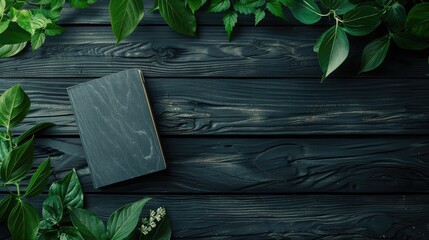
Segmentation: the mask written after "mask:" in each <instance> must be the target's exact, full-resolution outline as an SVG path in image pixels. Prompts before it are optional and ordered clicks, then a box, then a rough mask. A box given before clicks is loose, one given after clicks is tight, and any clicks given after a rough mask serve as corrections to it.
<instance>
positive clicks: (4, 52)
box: [0, 42, 27, 58]
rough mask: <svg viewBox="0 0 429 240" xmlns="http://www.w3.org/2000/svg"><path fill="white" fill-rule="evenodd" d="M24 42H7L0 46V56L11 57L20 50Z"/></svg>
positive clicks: (23, 46) (24, 44)
mask: <svg viewBox="0 0 429 240" xmlns="http://www.w3.org/2000/svg"><path fill="white" fill-rule="evenodd" d="M26 45H27V43H26V42H23V43H17V44H8V45H3V46H1V47H0V58H7V57H12V56H15V55H16V54H18V53H19V52H21V51H22V50H23V49H24V48H25V46H26Z"/></svg>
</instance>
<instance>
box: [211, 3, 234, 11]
mask: <svg viewBox="0 0 429 240" xmlns="http://www.w3.org/2000/svg"><path fill="white" fill-rule="evenodd" d="M230 6H231V2H230V0H211V1H210V6H209V8H208V9H207V11H208V12H224V11H226V10H228V9H229V7H230Z"/></svg>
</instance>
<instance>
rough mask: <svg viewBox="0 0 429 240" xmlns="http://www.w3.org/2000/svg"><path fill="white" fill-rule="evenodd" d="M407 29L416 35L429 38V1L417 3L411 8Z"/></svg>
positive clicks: (406, 22) (406, 24)
mask: <svg viewBox="0 0 429 240" xmlns="http://www.w3.org/2000/svg"><path fill="white" fill-rule="evenodd" d="M405 30H406V31H407V32H409V33H411V34H413V35H414V36H416V37H421V38H429V3H419V4H416V5H415V6H414V7H413V8H412V9H411V10H410V12H409V13H408V16H407V20H406V21H405Z"/></svg>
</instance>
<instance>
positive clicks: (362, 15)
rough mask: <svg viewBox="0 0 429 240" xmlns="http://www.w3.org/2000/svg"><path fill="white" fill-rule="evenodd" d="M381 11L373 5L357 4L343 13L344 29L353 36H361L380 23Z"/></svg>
mask: <svg viewBox="0 0 429 240" xmlns="http://www.w3.org/2000/svg"><path fill="white" fill-rule="evenodd" d="M380 21H381V12H380V10H379V9H378V8H376V7H373V6H367V5H364V6H358V7H356V8H355V9H353V10H351V11H349V12H347V13H346V14H344V18H343V23H344V30H345V31H346V32H347V33H348V34H350V35H353V36H363V35H366V34H369V33H370V32H372V31H374V29H376V28H377V27H378V25H380Z"/></svg>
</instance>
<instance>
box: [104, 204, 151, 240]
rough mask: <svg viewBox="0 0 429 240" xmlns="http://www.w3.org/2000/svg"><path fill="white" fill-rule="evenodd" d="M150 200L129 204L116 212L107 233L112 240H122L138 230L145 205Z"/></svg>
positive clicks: (109, 223)
mask: <svg viewBox="0 0 429 240" xmlns="http://www.w3.org/2000/svg"><path fill="white" fill-rule="evenodd" d="M149 200H150V198H144V199H142V200H140V201H138V202H135V203H131V204H127V205H125V206H123V207H121V208H119V209H118V210H116V211H115V212H114V213H113V214H112V215H111V216H110V218H109V222H108V223H107V231H108V232H109V235H110V239H111V240H122V239H124V238H126V237H127V236H128V235H130V234H131V232H132V231H133V230H134V229H135V228H136V226H137V223H138V221H139V217H140V214H141V211H142V209H143V207H144V205H145V204H146V203H147V202H148V201H149Z"/></svg>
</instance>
